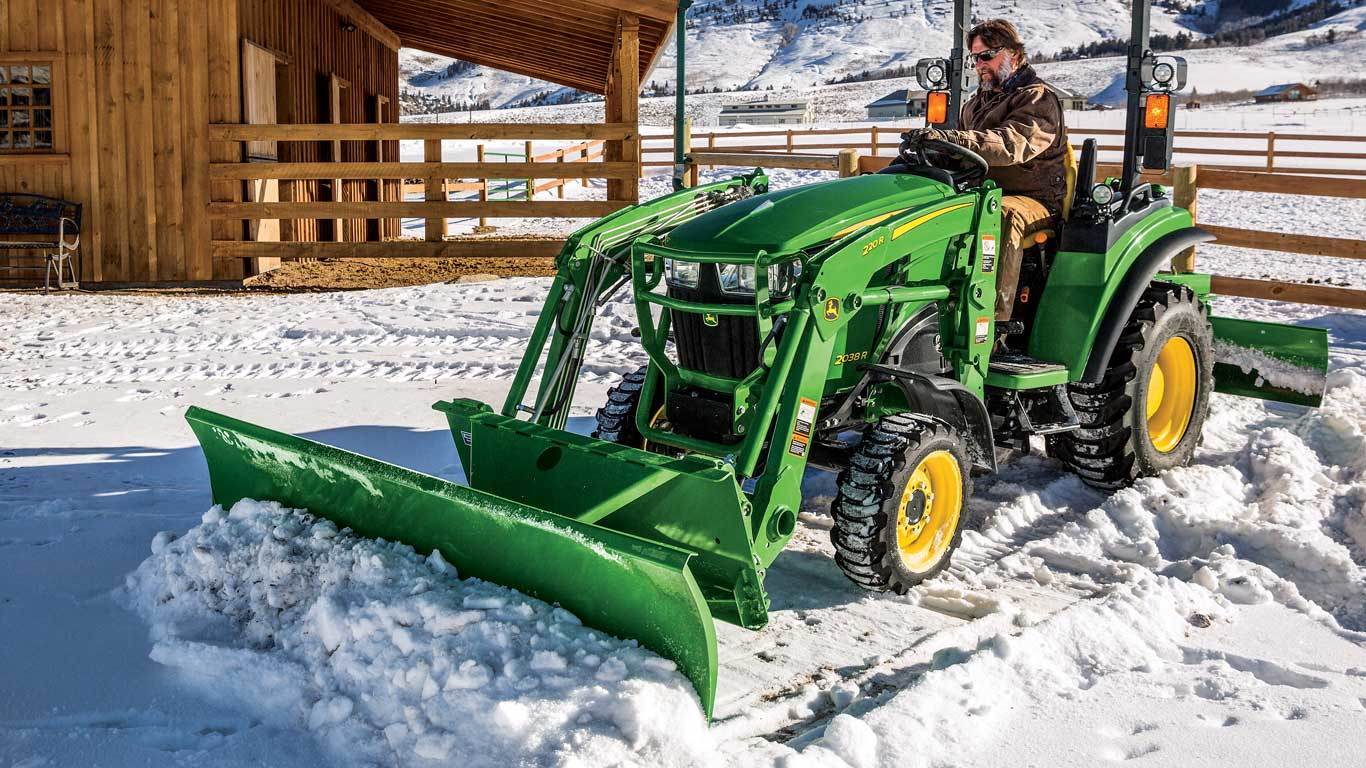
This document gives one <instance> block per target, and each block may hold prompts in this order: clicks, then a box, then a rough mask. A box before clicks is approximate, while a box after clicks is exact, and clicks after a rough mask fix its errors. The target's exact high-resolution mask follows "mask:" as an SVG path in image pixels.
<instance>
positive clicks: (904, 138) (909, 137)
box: [901, 128, 948, 146]
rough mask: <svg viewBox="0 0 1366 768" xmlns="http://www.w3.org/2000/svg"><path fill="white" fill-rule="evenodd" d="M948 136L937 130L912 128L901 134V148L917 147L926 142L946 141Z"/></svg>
mask: <svg viewBox="0 0 1366 768" xmlns="http://www.w3.org/2000/svg"><path fill="white" fill-rule="evenodd" d="M947 140H948V134H946V133H944V132H943V131H941V130H939V129H938V128H912V129H911V130H909V131H906V132H905V133H903V134H901V144H902V146H919V145H921V144H924V143H925V142H927V141H947Z"/></svg>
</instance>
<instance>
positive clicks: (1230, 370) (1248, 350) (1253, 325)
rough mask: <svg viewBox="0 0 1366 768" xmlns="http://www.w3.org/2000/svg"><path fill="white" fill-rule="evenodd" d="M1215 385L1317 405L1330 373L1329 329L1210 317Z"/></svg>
mask: <svg viewBox="0 0 1366 768" xmlns="http://www.w3.org/2000/svg"><path fill="white" fill-rule="evenodd" d="M1210 322H1211V323H1212V324H1213V326H1214V391H1215V392H1222V393H1224V394H1228V395H1241V396H1243V397H1256V398H1260V399H1262V400H1276V401H1279V402H1282V403H1293V404H1295V405H1307V406H1311V407H1317V406H1318V405H1319V403H1321V402H1323V389H1324V386H1325V384H1326V380H1327V375H1328V332H1327V331H1325V330H1324V329H1322V328H1305V327H1301V326H1296V325H1284V324H1281V323H1266V322H1261V321H1258V320H1238V319H1234V318H1229V317H1211V318H1210Z"/></svg>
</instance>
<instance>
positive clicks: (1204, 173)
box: [1199, 165, 1366, 200]
mask: <svg viewBox="0 0 1366 768" xmlns="http://www.w3.org/2000/svg"><path fill="white" fill-rule="evenodd" d="M1199 186H1200V188H1201V189H1231V190H1236V191H1240V192H1276V193H1279V194H1285V195H1315V196H1323V197H1349V198H1355V199H1357V200H1362V199H1366V179H1340V178H1332V177H1323V176H1300V175H1296V174H1292V173H1265V172H1246V171H1221V170H1217V169H1210V168H1209V166H1203V165H1202V166H1200V182H1199Z"/></svg>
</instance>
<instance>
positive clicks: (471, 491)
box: [187, 2, 1327, 715]
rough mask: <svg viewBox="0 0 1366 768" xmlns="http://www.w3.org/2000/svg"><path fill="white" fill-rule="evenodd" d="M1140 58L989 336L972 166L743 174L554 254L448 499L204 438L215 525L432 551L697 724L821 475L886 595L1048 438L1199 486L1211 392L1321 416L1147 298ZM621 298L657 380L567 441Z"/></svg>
mask: <svg viewBox="0 0 1366 768" xmlns="http://www.w3.org/2000/svg"><path fill="white" fill-rule="evenodd" d="M959 11H960V13H962V14H964V16H965V15H966V8H965V3H963V2H960V8H959ZM1134 26H1135V40H1136V44H1135V45H1134V46H1133V50H1132V51H1131V53H1130V57H1129V65H1130V74H1131V77H1130V82H1129V86H1130V94H1131V98H1130V110H1131V118H1132V116H1133V115H1134V114H1137V118H1135V119H1131V120H1130V122H1129V128H1130V131H1129V134H1130V135H1129V136H1128V137H1127V138H1128V141H1127V142H1126V144H1127V146H1128V149H1127V150H1126V165H1125V172H1124V176H1123V177H1122V178H1119V179H1113V180H1101V181H1096V180H1095V179H1094V178H1093V176H1094V169H1095V147H1094V144H1090V145H1089V146H1088V147H1087V148H1085V149H1084V150H1083V153H1082V158H1081V162H1080V164H1079V172H1078V179H1077V181H1076V183H1075V185H1074V186H1075V193H1074V194H1073V195H1072V197H1071V198H1070V202H1071V206H1070V207H1071V211H1070V216H1069V218H1068V219H1067V220H1066V222H1065V223H1064V224H1063V225H1062V226H1061V228H1060V231H1054V232H1050V233H1045V236H1044V237H1043V238H1042V239H1041V240H1039V241H1037V242H1035V243H1033V244H1032V245H1031V247H1030V248H1029V249H1028V250H1027V251H1026V253H1025V264H1024V267H1023V270H1022V277H1021V281H1020V291H1021V293H1020V295H1019V297H1018V300H1017V302H1016V307H1017V310H1016V314H1015V316H1014V317H1012V318H1011V319H1010V320H1009V321H1008V322H1003V323H997V322H996V320H995V318H994V312H993V303H994V296H995V284H996V259H997V255H998V253H999V252H1000V248H1001V242H1000V238H1001V195H1002V191H1001V190H1000V189H999V188H997V187H996V185H995V184H994V183H992V182H991V181H989V180H987V178H986V171H987V167H986V164H985V163H984V162H983V161H982V160H981V158H980V157H977V156H975V155H973V154H972V153H971V152H968V151H966V150H963V149H961V148H958V147H955V146H953V145H950V144H943V143H926V144H922V145H914V146H912V145H907V146H903V150H902V152H901V153H900V157H899V160H900V162H899V163H898V164H897V166H896V167H895V168H894V169H893V170H894V171H895V172H884V173H878V174H871V175H864V176H858V177H853V178H847V179H840V180H836V181H828V182H823V183H817V184H811V185H807V186H802V187H796V188H789V189H783V190H777V191H771V190H769V188H768V179H767V177H766V176H765V175H764V174H763V173H762V172H761V171H759V170H755V171H754V172H752V173H747V174H744V175H740V176H736V177H734V178H731V179H729V180H725V181H720V182H716V183H712V184H707V185H704V186H699V187H696V188H691V189H682V190H679V191H676V192H674V193H673V194H670V195H667V196H664V197H661V198H658V199H655V200H652V201H650V202H647V203H644V204H641V205H638V206H634V207H632V208H628V209H624V210H622V211H619V212H617V213H615V214H613V215H611V216H608V217H606V218H604V219H602V220H600V221H597V222H595V223H593V224H591V225H590V226H588V227H586V228H584V229H582V230H580V231H579V232H577V233H575V234H574V235H573V236H571V237H570V238H569V239H568V241H567V242H566V244H565V246H564V249H563V251H562V252H561V253H560V255H559V257H558V259H557V262H556V264H557V275H556V277H555V279H554V281H553V282H552V283H551V286H550V289H549V293H548V295H547V298H546V301H545V304H544V306H543V308H542V311H541V314H540V317H539V319H538V322H537V323H536V326H535V328H534V330H533V331H532V333H531V337H530V339H529V342H528V346H527V350H526V353H525V355H524V357H523V358H522V361H521V365H520V367H519V368H518V371H517V374H516V376H515V378H514V380H513V382H512V386H511V390H510V391H509V393H508V396H507V399H506V401H505V402H504V403H503V405H502V408H501V409H499V410H496V411H495V410H494V409H493V408H491V407H490V406H489V405H487V404H485V403H482V402H478V401H475V400H470V399H456V400H450V401H445V402H439V403H437V404H436V405H435V408H436V409H437V410H438V411H441V412H443V413H444V414H445V415H446V417H447V419H448V422H449V425H450V428H451V431H452V434H453V437H454V440H455V446H456V449H457V452H458V454H459V457H460V461H461V463H462V465H463V467H464V470H465V475H466V477H467V480H468V484H467V485H460V484H456V483H451V482H448V481H445V480H442V479H439V478H435V477H431V476H427V475H422V474H419V473H416V472H412V471H410V470H406V469H403V468H400V467H395V466H392V465H389V464H385V463H383V462H379V461H375V460H373V459H369V458H365V457H362V456H358V455H355V454H351V453H347V452H345V451H341V450H338V449H336V448H332V447H329V446H325V445H321V444H318V443H315V442H311V441H308V440H304V439H302V438H298V437H294V436H291V435H287V434H282V433H279V432H275V431H272V430H269V429H266V428H263V427H259V426H255V425H252V424H247V423H245V422H241V421H237V420H235V419H232V418H230V417H227V416H222V415H219V414H215V413H212V412H209V411H206V410H202V409H199V408H192V409H190V411H189V413H188V414H187V418H188V419H189V421H190V424H191V426H192V428H193V429H194V431H195V433H196V435H197V436H198V438H199V441H200V444H201V445H202V446H203V449H204V453H205V456H206V458H207V460H208V464H209V471H210V477H211V481H212V484H213V497H214V501H215V502H216V503H219V504H223V505H225V506H226V505H230V504H232V503H234V502H236V501H237V500H239V499H243V498H254V499H262V500H275V501H278V502H280V503H282V504H284V505H286V506H289V507H294V508H300V509H306V510H308V511H309V512H311V513H313V514H315V515H320V516H323V517H326V518H329V519H331V520H334V521H335V522H337V523H338V524H340V525H343V526H349V527H350V528H352V529H353V530H354V531H355V532H356V533H358V534H360V535H365V536H374V537H384V538H387V539H391V540H397V541H402V542H406V543H408V544H410V545H412V546H413V547H415V548H417V549H418V550H420V551H423V552H427V551H431V550H434V549H435V550H440V551H441V553H442V555H443V556H444V557H445V558H446V559H447V560H448V561H449V562H451V563H452V564H453V565H455V566H456V568H457V569H458V571H459V573H460V575H461V576H462V577H470V576H474V577H478V578H482V579H486V580H489V581H493V582H497V583H500V584H504V585H507V586H509V587H513V588H516V589H519V590H521V591H523V592H526V593H527V594H529V595H532V596H534V597H538V598H541V599H543V600H546V601H548V602H553V603H558V604H560V605H562V606H564V607H565V608H566V609H568V610H570V611H572V612H574V613H575V614H576V615H577V616H579V617H580V619H582V620H583V621H584V623H585V624H587V625H590V626H593V627H595V628H598V629H601V630H603V631H606V632H610V633H612V634H615V635H619V636H622V637H628V638H635V639H637V640H639V641H640V642H641V643H642V644H643V645H644V646H646V647H648V648H650V649H652V650H654V651H655V652H656V653H659V654H660V655H661V656H664V657H666V658H669V659H672V660H673V661H674V662H675V663H677V665H678V667H679V669H680V671H681V672H682V673H683V674H684V675H685V676H686V677H687V678H688V679H689V680H691V681H692V683H693V684H694V685H695V686H696V689H697V692H698V695H699V697H700V700H701V704H702V707H703V709H704V711H705V712H706V713H707V714H708V715H710V714H711V711H712V706H713V702H714V697H715V688H716V675H717V650H716V639H715V630H714V627H713V624H712V621H713V619H714V618H719V619H722V620H724V621H728V622H731V623H733V624H737V625H739V626H742V627H747V628H750V629H759V628H761V627H763V626H764V625H765V623H766V621H767V617H768V606H769V599H768V596H767V594H766V592H765V590H764V574H765V570H766V569H767V568H768V567H770V565H771V564H772V563H773V561H774V560H775V558H777V556H778V554H779V553H780V552H781V551H782V549H783V548H784V546H785V545H786V544H787V542H788V541H789V539H790V538H791V537H792V535H793V532H794V531H795V529H796V526H797V514H798V511H799V510H800V509H801V508H802V501H803V499H802V492H801V482H802V478H803V476H804V474H805V473H806V471H807V470H808V469H809V468H816V469H824V470H829V471H834V472H837V473H838V477H839V480H838V484H839V489H838V494H837V496H836V498H835V500H834V501H833V503H832V505H831V508H830V514H831V516H832V518H833V521H834V526H833V530H832V539H833V544H834V549H835V561H836V563H837V564H838V566H839V567H840V568H841V569H842V570H843V571H844V573H845V574H846V575H848V577H849V578H850V579H851V580H852V581H854V582H855V583H857V584H859V585H860V586H862V587H865V588H867V589H871V590H877V591H885V590H895V591H904V590H906V589H908V588H911V587H913V586H915V585H916V584H919V583H921V582H922V581H924V580H926V579H929V578H932V577H933V576H934V575H935V574H937V573H939V572H940V571H941V570H943V569H944V568H945V567H946V566H947V564H948V562H949V559H950V556H951V554H952V552H953V550H954V548H955V547H956V546H957V544H958V541H959V539H960V537H961V535H962V530H963V525H964V521H965V516H966V509H967V504H968V500H969V499H970V497H971V493H972V491H971V479H972V477H973V476H974V475H977V474H982V473H990V472H993V471H995V470H996V462H997V449H998V448H1002V447H1009V448H1015V449H1021V450H1028V449H1029V447H1030V440H1031V438H1032V437H1035V436H1041V437H1042V439H1043V440H1044V441H1045V442H1046V443H1047V446H1048V450H1049V452H1050V453H1051V454H1052V455H1053V456H1055V457H1056V458H1058V459H1059V460H1060V461H1061V462H1062V463H1063V464H1064V465H1065V466H1067V467H1069V468H1070V469H1072V470H1074V471H1075V472H1077V473H1078V474H1079V475H1080V476H1081V477H1082V478H1083V479H1084V480H1085V481H1086V482H1088V483H1090V484H1092V485H1095V486H1097V487H1100V488H1107V489H1108V488H1118V487H1121V486H1123V485H1126V484H1128V483H1131V482H1133V481H1134V480H1135V479H1137V478H1139V477H1143V476H1149V475H1154V474H1157V473H1159V472H1162V471H1164V470H1166V469H1169V468H1172V467H1177V466H1180V465H1183V464H1185V463H1187V462H1188V461H1189V460H1190V459H1191V456H1192V455H1193V453H1194V451H1195V449H1196V447H1197V445H1198V444H1199V441H1200V432H1201V426H1202V424H1203V422H1204V419H1205V415H1206V412H1207V410H1208V407H1209V400H1210V394H1211V393H1212V392H1229V393H1232V394H1238V395H1246V396H1253V397H1261V398H1267V399H1273V400H1283V401H1288V402H1293V403H1298V404H1302V405H1309V406H1313V405H1317V404H1318V402H1319V400H1320V398H1321V394H1322V387H1323V377H1324V374H1325V372H1326V367H1327V338H1326V333H1325V332H1324V331H1322V330H1318V329H1312V328H1301V327H1291V326H1284V325H1277V324H1272V323H1259V322H1253V321H1247V320H1238V319H1231V318H1220V317H1212V316H1211V315H1210V310H1209V308H1210V298H1209V295H1208V294H1209V278H1208V276H1206V275H1199V274H1190V273H1183V274H1176V273H1172V272H1170V271H1165V270H1167V269H1168V265H1169V264H1170V263H1171V261H1172V258H1173V257H1174V256H1176V255H1177V254H1178V253H1180V252H1181V251H1182V250H1184V249H1185V248H1188V247H1189V246H1191V245H1192V244H1194V243H1196V242H1200V241H1204V240H1209V239H1211V238H1210V237H1209V236H1208V235H1207V234H1205V233H1204V232H1202V231H1201V230H1199V229H1198V228H1196V227H1194V226H1193V224H1192V220H1191V216H1190V214H1189V213H1188V212H1187V211H1185V210H1183V209H1181V208H1177V207H1174V206H1173V205H1172V201H1171V197H1170V194H1169V193H1168V192H1167V190H1165V189H1163V188H1161V187H1159V186H1157V185H1155V184H1149V183H1143V182H1142V181H1141V179H1140V177H1139V175H1138V172H1137V164H1138V163H1139V162H1142V164H1143V165H1144V166H1146V167H1150V168H1159V169H1161V168H1165V167H1166V165H1167V164H1169V163H1170V157H1171V142H1170V116H1169V114H1168V115H1166V116H1165V117H1164V118H1163V119H1165V123H1163V122H1162V121H1161V120H1157V119H1154V118H1153V115H1152V110H1151V108H1150V107H1149V106H1148V105H1147V104H1144V103H1142V101H1143V100H1144V99H1148V98H1149V97H1151V96H1153V95H1155V94H1156V95H1161V94H1168V93H1169V90H1170V89H1169V88H1168V87H1167V86H1166V83H1167V82H1169V81H1163V80H1161V78H1155V77H1154V74H1153V73H1154V70H1155V69H1156V70H1157V72H1158V74H1165V70H1162V69H1161V68H1160V66H1159V65H1164V64H1165V65H1167V66H1171V67H1172V72H1173V73H1175V72H1176V71H1177V64H1174V63H1171V64H1169V63H1166V62H1161V61H1157V60H1156V59H1154V57H1153V55H1152V54H1151V52H1149V51H1148V50H1147V45H1146V40H1147V35H1146V31H1147V7H1146V5H1144V4H1139V6H1138V7H1136V8H1135V22H1134ZM960 27H961V24H960ZM959 47H960V48H961V47H963V46H962V45H961V44H960V46H959ZM960 54H961V51H960ZM956 71H961V67H960V68H959V69H958V70H956ZM1145 125H1146V126H1153V125H1158V126H1159V127H1158V128H1153V127H1146V128H1145V127H1143V126H1145ZM621 295H629V297H630V299H631V300H632V301H633V302H634V305H635V309H636V316H637V320H638V330H639V334H640V340H641V345H642V347H643V351H644V357H645V359H646V360H647V361H648V362H647V363H646V364H645V365H643V366H642V367H641V368H640V370H639V371H636V372H634V373H631V374H628V375H627V376H625V377H624V378H623V380H622V381H621V382H620V383H619V384H618V385H617V386H616V387H614V388H613V389H612V390H611V391H610V393H609V396H608V400H607V402H606V403H605V404H604V405H603V406H602V408H601V409H599V410H598V413H597V427H596V429H595V430H594V432H593V434H592V435H591V436H584V435H580V434H574V433H571V432H568V431H565V426H566V421H567V418H568V415H569V409H570V405H571V403H572V402H573V400H574V390H575V384H576V382H577V381H578V378H579V372H580V369H581V367H582V363H583V360H584V356H585V354H586V352H587V349H588V345H589V344H590V339H591V335H590V334H591V329H592V325H593V321H594V317H595V314H596V312H597V310H598V308H599V307H601V306H602V305H603V303H605V302H606V301H608V300H610V299H612V298H613V297H617V296H621Z"/></svg>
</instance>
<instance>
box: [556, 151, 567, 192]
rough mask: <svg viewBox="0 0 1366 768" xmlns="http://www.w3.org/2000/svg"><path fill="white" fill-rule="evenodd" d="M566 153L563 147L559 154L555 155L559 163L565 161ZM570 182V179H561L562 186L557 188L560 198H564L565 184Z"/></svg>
mask: <svg viewBox="0 0 1366 768" xmlns="http://www.w3.org/2000/svg"><path fill="white" fill-rule="evenodd" d="M564 155H565V151H564V150H563V149H561V150H560V151H559V154H558V155H557V156H556V157H555V162H557V163H563V162H564ZM568 183H569V180H568V179H564V178H561V179H560V186H559V187H558V188H557V191H558V192H559V198H560V199H561V200H563V199H564V185H565V184H568Z"/></svg>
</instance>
